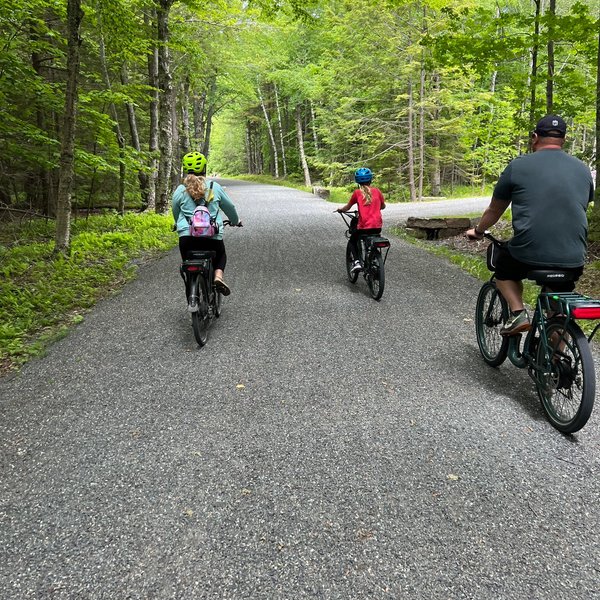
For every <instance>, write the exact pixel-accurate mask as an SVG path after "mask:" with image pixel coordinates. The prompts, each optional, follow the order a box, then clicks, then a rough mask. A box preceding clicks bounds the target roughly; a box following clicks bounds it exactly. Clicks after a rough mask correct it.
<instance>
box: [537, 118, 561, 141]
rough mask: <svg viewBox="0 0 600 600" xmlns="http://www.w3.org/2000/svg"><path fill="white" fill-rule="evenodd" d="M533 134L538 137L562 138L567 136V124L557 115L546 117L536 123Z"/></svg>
mask: <svg viewBox="0 0 600 600" xmlns="http://www.w3.org/2000/svg"><path fill="white" fill-rule="evenodd" d="M534 133H537V134H538V135H539V136H540V137H555V138H564V137H565V135H566V134H567V124H566V123H565V122H564V120H563V119H562V118H561V117H559V116H558V115H546V116H545V117H543V118H542V119H540V120H539V121H538V124H537V125H536V126H535V129H534Z"/></svg>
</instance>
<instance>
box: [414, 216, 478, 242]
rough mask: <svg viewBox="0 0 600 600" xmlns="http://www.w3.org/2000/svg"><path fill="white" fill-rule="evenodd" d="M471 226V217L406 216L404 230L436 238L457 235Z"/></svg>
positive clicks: (415, 234) (432, 238) (419, 235)
mask: <svg viewBox="0 0 600 600" xmlns="http://www.w3.org/2000/svg"><path fill="white" fill-rule="evenodd" d="M469 227H471V219H469V218H467V217H448V218H438V219H427V218H423V217H408V219H406V230H407V231H408V232H409V233H411V234H412V235H414V236H415V237H419V238H426V239H428V240H438V239H443V238H448V237H452V236H454V235H459V234H460V233H463V232H464V231H466V230H467V229H469Z"/></svg>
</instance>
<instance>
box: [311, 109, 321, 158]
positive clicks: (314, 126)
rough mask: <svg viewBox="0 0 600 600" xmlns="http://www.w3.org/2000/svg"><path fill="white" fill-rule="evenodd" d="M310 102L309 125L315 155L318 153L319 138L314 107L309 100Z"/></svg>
mask: <svg viewBox="0 0 600 600" xmlns="http://www.w3.org/2000/svg"><path fill="white" fill-rule="evenodd" d="M309 102H310V125H311V127H310V128H311V129H312V135H313V142H314V144H315V154H318V153H319V138H318V136H317V119H316V117H315V107H314V105H313V101H312V100H309Z"/></svg>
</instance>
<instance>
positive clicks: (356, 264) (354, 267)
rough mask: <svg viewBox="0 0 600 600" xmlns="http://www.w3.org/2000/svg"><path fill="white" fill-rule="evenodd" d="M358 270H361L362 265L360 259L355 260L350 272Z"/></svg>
mask: <svg viewBox="0 0 600 600" xmlns="http://www.w3.org/2000/svg"><path fill="white" fill-rule="evenodd" d="M359 271H362V265H361V264H360V260H355V261H354V264H353V265H352V268H351V269H350V273H358V272H359Z"/></svg>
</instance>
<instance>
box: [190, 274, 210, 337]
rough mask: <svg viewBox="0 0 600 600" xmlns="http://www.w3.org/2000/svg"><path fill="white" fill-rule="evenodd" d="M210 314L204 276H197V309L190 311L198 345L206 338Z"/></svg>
mask: <svg viewBox="0 0 600 600" xmlns="http://www.w3.org/2000/svg"><path fill="white" fill-rule="evenodd" d="M209 324H210V316H209V314H208V293H207V290H206V280H205V279H204V277H199V278H198V310H197V311H196V312H194V313H192V327H193V328H194V337H195V338H196V341H197V342H198V345H199V346H200V347H202V346H204V344H206V340H207V339H208V326H209Z"/></svg>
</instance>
